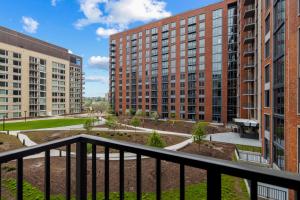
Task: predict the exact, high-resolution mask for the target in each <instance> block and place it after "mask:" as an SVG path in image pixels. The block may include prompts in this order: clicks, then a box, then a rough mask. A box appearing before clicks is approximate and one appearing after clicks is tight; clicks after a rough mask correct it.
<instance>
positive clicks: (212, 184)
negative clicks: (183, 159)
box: [207, 169, 221, 200]
mask: <svg viewBox="0 0 300 200" xmlns="http://www.w3.org/2000/svg"><path fill="white" fill-rule="evenodd" d="M207 199H208V200H221V174H220V172H218V171H217V170H214V169H210V170H208V171H207Z"/></svg>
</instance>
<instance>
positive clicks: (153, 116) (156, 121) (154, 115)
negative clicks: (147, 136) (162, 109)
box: [151, 112, 159, 128]
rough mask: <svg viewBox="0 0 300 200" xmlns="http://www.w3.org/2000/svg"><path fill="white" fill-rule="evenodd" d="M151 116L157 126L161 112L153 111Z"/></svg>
mask: <svg viewBox="0 0 300 200" xmlns="http://www.w3.org/2000/svg"><path fill="white" fill-rule="evenodd" d="M151 118H152V119H153V120H154V121H155V124H156V128H157V126H158V119H159V114H158V113H157V112H152V113H151Z"/></svg>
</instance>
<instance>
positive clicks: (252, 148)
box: [236, 144, 262, 153]
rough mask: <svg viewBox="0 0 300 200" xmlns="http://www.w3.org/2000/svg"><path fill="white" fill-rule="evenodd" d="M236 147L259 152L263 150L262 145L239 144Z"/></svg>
mask: <svg viewBox="0 0 300 200" xmlns="http://www.w3.org/2000/svg"><path fill="white" fill-rule="evenodd" d="M236 147H237V148H238V149H239V150H242V151H252V152H258V153H261V152H262V150H261V147H254V146H247V145H240V144H237V145H236Z"/></svg>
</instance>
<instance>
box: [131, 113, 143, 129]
mask: <svg viewBox="0 0 300 200" xmlns="http://www.w3.org/2000/svg"><path fill="white" fill-rule="evenodd" d="M130 124H131V125H132V126H134V127H135V132H136V127H137V126H139V125H140V124H141V120H140V119H139V118H138V117H134V118H132V119H131V121H130Z"/></svg>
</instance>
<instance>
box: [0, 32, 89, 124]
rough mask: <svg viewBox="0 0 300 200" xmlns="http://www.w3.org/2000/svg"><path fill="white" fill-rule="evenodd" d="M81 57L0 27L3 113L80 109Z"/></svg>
mask: <svg viewBox="0 0 300 200" xmlns="http://www.w3.org/2000/svg"><path fill="white" fill-rule="evenodd" d="M82 74H83V73H82V58H81V57H80V56H77V55H74V54H70V53H68V50H67V49H65V48H61V47H58V46H56V45H53V44H49V43H47V42H44V41H41V40H38V39H35V38H32V37H29V36H27V35H24V34H22V33H18V32H15V31H13V30H10V29H7V28H4V27H0V117H1V118H2V117H7V118H20V117H25V115H26V116H27V117H38V116H52V115H64V114H72V113H80V112H81V110H82V90H83V87H82V84H83V76H82Z"/></svg>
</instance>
